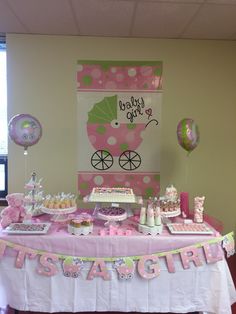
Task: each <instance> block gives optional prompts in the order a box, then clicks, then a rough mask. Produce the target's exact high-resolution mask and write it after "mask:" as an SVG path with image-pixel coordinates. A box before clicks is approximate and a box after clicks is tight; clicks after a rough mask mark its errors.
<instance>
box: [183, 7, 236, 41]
mask: <svg viewBox="0 0 236 314" xmlns="http://www.w3.org/2000/svg"><path fill="white" fill-rule="evenodd" d="M235 17H236V6H235V5H207V4H206V5H204V6H202V8H201V10H200V11H199V12H198V14H197V16H195V18H194V19H193V21H192V23H191V24H190V25H189V27H188V29H186V31H185V32H184V34H183V36H182V37H183V38H202V39H204V38H211V39H227V38H231V36H232V35H233V34H234V33H235V30H236V18H235Z"/></svg>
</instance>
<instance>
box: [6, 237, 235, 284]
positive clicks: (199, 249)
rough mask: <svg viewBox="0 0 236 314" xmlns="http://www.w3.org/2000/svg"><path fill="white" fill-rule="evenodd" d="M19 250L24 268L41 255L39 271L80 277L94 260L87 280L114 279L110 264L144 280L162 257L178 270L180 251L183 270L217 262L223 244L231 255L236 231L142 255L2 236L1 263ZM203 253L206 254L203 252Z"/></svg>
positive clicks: (157, 270) (124, 274) (19, 264)
mask: <svg viewBox="0 0 236 314" xmlns="http://www.w3.org/2000/svg"><path fill="white" fill-rule="evenodd" d="M8 247H9V248H12V249H13V250H14V251H16V257H15V267H16V268H23V267H24V263H25V259H26V258H28V259H30V260H32V259H35V258H38V265H37V267H36V272H37V273H38V274H39V275H44V276H48V277H50V276H55V275H57V274H58V273H59V272H62V273H63V274H64V276H66V277H73V278H77V277H79V276H80V275H81V273H82V272H83V271H84V270H83V268H84V264H85V263H88V262H89V263H92V264H91V267H90V269H89V271H88V272H87V274H86V276H87V280H93V279H94V278H96V277H101V278H103V279H104V280H110V279H111V273H110V270H109V269H108V267H107V265H108V263H111V264H112V267H113V268H114V269H115V270H116V271H117V275H118V278H119V279H125V280H127V279H132V278H133V276H134V274H135V272H137V273H138V274H139V275H140V276H141V277H142V278H143V279H147V280H150V279H152V278H155V277H157V276H159V275H160V271H161V270H160V264H159V262H160V259H164V260H165V263H166V268H167V270H168V272H170V273H174V272H175V260H174V255H176V254H178V255H179V257H180V260H181V262H182V266H183V269H188V268H190V265H191V264H194V265H195V266H196V267H200V266H202V265H203V263H215V262H217V261H220V260H222V259H223V258H224V255H223V250H222V247H223V248H224V249H225V251H226V252H227V256H228V257H229V256H231V255H233V254H234V252H235V244H234V237H233V232H231V233H229V234H227V235H225V236H220V237H217V238H214V239H211V240H209V241H205V242H202V243H196V244H193V245H191V246H187V247H183V248H180V249H175V250H171V251H167V252H160V253H158V252H156V253H153V254H148V255H142V256H123V257H100V258H98V257H83V256H68V255H62V254H56V253H52V252H45V251H41V250H37V249H31V248H28V247H25V246H22V245H19V244H15V243H12V242H10V241H5V240H2V239H0V262H1V259H2V258H4V255H5V252H6V249H7V248H8ZM202 253H203V254H202Z"/></svg>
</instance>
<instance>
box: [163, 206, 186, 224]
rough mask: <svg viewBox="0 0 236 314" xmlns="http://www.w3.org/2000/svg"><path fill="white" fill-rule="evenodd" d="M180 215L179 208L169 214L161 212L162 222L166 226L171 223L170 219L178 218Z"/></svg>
mask: <svg viewBox="0 0 236 314" xmlns="http://www.w3.org/2000/svg"><path fill="white" fill-rule="evenodd" d="M180 214H181V209H180V208H177V209H176V210H174V211H169V212H165V211H161V217H162V221H163V223H164V224H165V225H166V224H168V223H170V222H171V220H170V218H174V217H178V216H179V215H180Z"/></svg>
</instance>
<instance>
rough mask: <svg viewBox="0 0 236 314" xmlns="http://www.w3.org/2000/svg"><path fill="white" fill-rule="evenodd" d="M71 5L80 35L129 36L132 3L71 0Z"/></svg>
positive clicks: (113, 0) (132, 10)
mask: <svg viewBox="0 0 236 314" xmlns="http://www.w3.org/2000/svg"><path fill="white" fill-rule="evenodd" d="M72 4H73V7H74V8H75V15H76V17H77V21H78V25H79V29H80V34H81V35H93V36H128V35H129V31H130V26H131V22H132V15H133V12H134V1H127V0H124V1H123V0H119V1H117V0H99V1H97V0H72Z"/></svg>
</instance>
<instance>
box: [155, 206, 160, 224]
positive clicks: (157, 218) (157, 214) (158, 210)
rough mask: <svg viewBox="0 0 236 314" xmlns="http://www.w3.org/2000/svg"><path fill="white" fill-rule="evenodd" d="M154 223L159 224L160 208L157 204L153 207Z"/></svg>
mask: <svg viewBox="0 0 236 314" xmlns="http://www.w3.org/2000/svg"><path fill="white" fill-rule="evenodd" d="M155 225H156V226H160V225H161V209H160V207H159V206H157V207H156V208H155Z"/></svg>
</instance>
